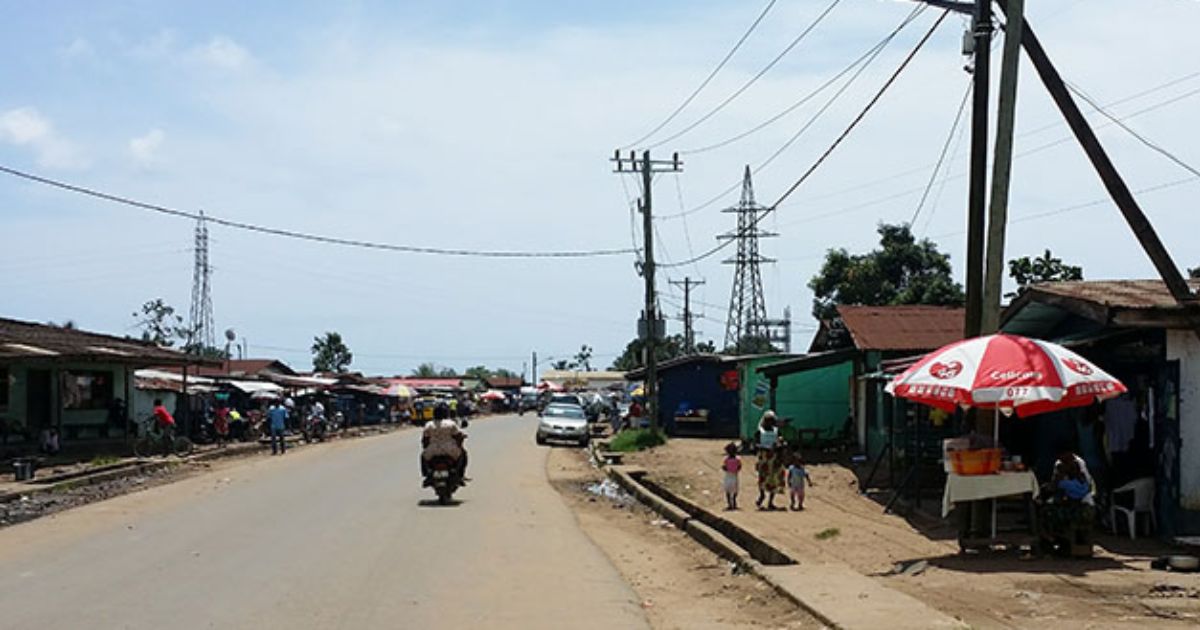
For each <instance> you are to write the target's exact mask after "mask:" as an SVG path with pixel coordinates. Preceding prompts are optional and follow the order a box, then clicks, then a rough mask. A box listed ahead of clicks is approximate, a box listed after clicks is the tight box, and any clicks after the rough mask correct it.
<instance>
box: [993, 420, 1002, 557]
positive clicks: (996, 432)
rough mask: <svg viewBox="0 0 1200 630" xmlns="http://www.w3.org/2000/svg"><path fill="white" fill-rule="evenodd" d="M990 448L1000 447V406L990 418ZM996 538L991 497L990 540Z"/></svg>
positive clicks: (994, 507)
mask: <svg viewBox="0 0 1200 630" xmlns="http://www.w3.org/2000/svg"><path fill="white" fill-rule="evenodd" d="M992 448H1000V407H999V406H997V407H996V415H995V416H994V417H993V418H992ZM995 539H996V500H995V499H992V540H995Z"/></svg>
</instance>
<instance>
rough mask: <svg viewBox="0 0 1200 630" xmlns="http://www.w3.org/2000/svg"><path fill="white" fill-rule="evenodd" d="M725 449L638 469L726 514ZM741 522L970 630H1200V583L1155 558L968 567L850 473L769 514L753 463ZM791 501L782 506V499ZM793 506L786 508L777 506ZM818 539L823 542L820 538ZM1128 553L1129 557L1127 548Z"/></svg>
mask: <svg viewBox="0 0 1200 630" xmlns="http://www.w3.org/2000/svg"><path fill="white" fill-rule="evenodd" d="M723 444H724V443H723V442H718V441H709V440H685V439H676V440H672V441H671V443H670V444H669V445H668V446H666V447H665V448H660V449H655V450H654V451H650V452H644V453H638V454H635V455H633V456H632V457H630V458H629V463H632V464H637V465H640V466H643V467H645V468H646V469H648V470H650V471H651V476H652V478H654V479H656V480H658V481H660V482H661V483H664V484H665V485H667V486H668V487H670V488H671V489H672V490H674V491H676V492H678V493H680V494H682V495H685V496H687V497H688V498H689V499H691V500H693V501H695V502H697V503H699V504H701V505H703V506H705V507H707V508H709V509H711V510H714V511H717V510H722V509H723V507H724V499H723V496H722V493H721V489H720V470H719V466H720V462H721V459H722V454H721V447H722V446H723ZM743 470H744V471H745V472H743V474H742V479H741V487H742V496H741V505H742V507H743V510H742V511H738V512H732V513H726V515H727V516H728V517H729V518H731V520H733V521H734V522H736V523H738V524H740V525H742V526H744V527H746V528H748V529H751V530H752V531H754V532H756V533H758V534H759V535H762V536H764V537H765V538H767V539H768V540H770V541H771V542H773V543H775V544H777V545H779V546H781V547H783V548H785V549H786V550H788V551H790V552H791V553H793V554H794V555H795V557H797V558H814V559H820V560H827V561H836V562H842V563H845V564H848V565H849V566H851V567H852V568H854V569H855V570H857V571H859V572H860V573H863V574H864V575H868V576H872V577H874V578H875V579H877V580H879V581H880V583H882V584H884V585H886V586H888V587H891V588H894V589H897V590H899V591H901V592H904V593H907V594H909V595H911V596H913V597H916V598H917V599H920V600H922V601H924V602H926V603H928V604H930V605H931V606H933V607H934V608H937V609H939V610H941V611H943V612H946V613H948V614H950V615H953V616H955V617H957V618H959V619H961V620H963V621H965V622H966V623H968V624H970V625H971V626H972V627H979V628H1027V627H1034V626H1041V625H1047V624H1053V625H1054V627H1056V628H1095V627H1104V628H1135V627H1143V626H1147V625H1153V626H1154V627H1165V628H1174V627H1180V628H1182V627H1190V628H1194V627H1197V624H1200V574H1191V575H1182V574H1170V573H1164V572H1161V571H1153V570H1150V568H1149V560H1150V558H1149V556H1147V555H1139V554H1136V553H1114V552H1111V551H1106V550H1103V549H1098V553H1097V555H1096V557H1095V558H1093V559H1091V560H1065V559H1040V560H1032V559H1020V558H1018V557H1016V556H1009V555H992V556H986V557H984V556H961V555H959V553H958V547H957V543H956V541H955V540H954V538H953V532H952V531H951V530H950V529H949V528H948V527H946V528H942V529H935V530H934V531H933V532H932V535H933V537H931V536H930V533H929V532H923V531H920V530H918V529H917V528H915V527H914V526H913V525H912V524H910V523H909V522H908V521H906V520H905V519H903V518H900V517H898V516H895V515H888V514H884V513H883V509H882V507H881V506H880V505H879V504H878V503H875V502H874V501H871V500H870V499H868V498H865V497H863V496H861V495H859V494H858V489H857V482H856V479H855V477H854V475H853V474H852V472H851V471H849V470H847V469H845V468H844V467H842V466H840V465H836V464H818V465H810V466H809V472H810V474H811V475H812V477H813V481H814V483H815V484H816V485H815V487H814V488H811V489H809V491H808V495H807V501H806V509H805V510H804V511H803V512H786V511H781V512H759V511H756V510H755V509H754V499H755V495H756V490H755V487H754V486H755V482H754V474H753V470H754V458H753V457H752V456H750V457H745V458H743ZM781 498H783V497H781ZM777 501H778V503H779V504H780V505H786V498H784V500H782V501H779V500H778V499H777ZM818 534H821V537H820V538H818V536H817V535H818ZM1122 548H1123V547H1122ZM922 559H923V560H926V561H928V563H929V567H928V569H926V570H925V571H924V572H922V573H920V574H919V575H914V576H907V575H889V574H890V573H891V571H892V569H893V567H894V565H895V563H897V562H911V561H914V560H922Z"/></svg>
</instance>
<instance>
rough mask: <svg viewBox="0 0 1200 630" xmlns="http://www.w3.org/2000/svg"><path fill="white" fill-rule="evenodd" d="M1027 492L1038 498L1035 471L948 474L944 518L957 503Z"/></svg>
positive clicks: (943, 495)
mask: <svg viewBox="0 0 1200 630" xmlns="http://www.w3.org/2000/svg"><path fill="white" fill-rule="evenodd" d="M1026 492H1028V493H1030V494H1032V495H1033V497H1034V498H1035V499H1036V498H1037V495H1038V481H1037V477H1035V476H1033V473H1032V472H1030V471H1028V470H1025V471H1021V472H999V473H996V474H994V475H956V474H954V473H949V474H947V475H946V491H945V492H944V493H942V518H945V517H947V516H949V515H950V509H951V508H952V507H954V504H955V503H961V502H963V501H979V500H981V499H995V498H997V497H1008V496H1013V495H1017V494H1025V493H1026Z"/></svg>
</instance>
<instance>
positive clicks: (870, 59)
mask: <svg viewBox="0 0 1200 630" xmlns="http://www.w3.org/2000/svg"><path fill="white" fill-rule="evenodd" d="M924 9H925V6H924V5H921V6H919V7H917V8H915V9H913V11H912V12H911V13H909V15H908V16H907V17H906V18H905V19H904V21H902V22H901V23H900V25H899V26H898V27H896V28H895V29H893V31H892V32H891V33H889V34H888V35H887V36H886V37H884V38H883V39H882V40H880V42H879V43H877V44H876V45H875V46H872V47H871V48H870V49H869V50H868V51H867V52H866V53H865V54H864V55H863V56H862V57H860V58H859V59H858V60H855V62H854V63H852V64H850V65H849V66H847V67H846V69H845V70H844V71H842V72H839V73H838V74H837V75H836V76H835V77H834V78H833V79H831V80H830V81H829V82H827V85H828V84H829V83H832V82H834V81H836V80H837V79H839V78H841V77H842V76H845V74H846V73H847V72H849V71H851V70H854V68H855V67H857V70H854V74H852V75H851V76H850V78H849V79H847V80H846V82H845V83H843V84H842V86H841V87H839V88H838V89H837V91H836V92H834V94H833V96H831V97H830V98H829V100H827V101H825V104H824V105H822V106H821V107H820V109H818V110H817V112H816V113H815V114H813V115H812V116H811V117H809V119H808V121H806V122H805V123H804V125H802V126H801V127H800V129H799V130H797V131H796V132H795V133H794V134H792V136H791V137H789V138H788V139H787V141H786V142H784V143H783V145H782V146H780V147H779V148H778V149H776V150H775V152H774V153H772V154H771V155H770V156H768V157H767V159H765V160H763V161H762V162H759V163H758V164H757V165H756V166H755V167H754V168H753V169H751V170H750V173H751V174H752V175H757V174H759V173H760V172H762V171H763V170H764V169H766V168H767V167H768V166H770V164H771V163H772V162H774V161H775V160H776V159H777V158H778V157H779V156H780V155H783V153H784V151H787V149H788V148H789V147H791V146H792V145H793V144H795V143H796V141H797V140H799V139H800V137H801V136H803V135H804V134H805V133H806V132H807V131H808V130H809V129H811V128H812V126H813V125H814V124H816V122H817V121H818V120H820V119H821V117H822V116H823V115H824V114H825V112H827V111H828V110H829V108H830V107H832V106H833V105H834V103H836V102H837V101H838V99H840V98H841V97H842V95H843V94H845V93H846V91H847V90H849V89H850V87H851V86H852V85H854V82H855V81H857V80H858V78H859V77H860V76H862V74H863V73H864V72H866V70H867V68H869V67H870V66H871V64H872V63H874V61H875V60H876V59H877V58H878V57H879V55H880V54H882V53H883V50H884V48H886V47H887V45H888V44H889V43H891V41H892V40H893V39H895V37H896V35H897V34H899V33H900V31H901V30H902V29H903V28H904V26H906V25H908V24H909V23H910V22H912V19H913V18H914V17H915V16H916V15H919V14H920V13H921V12H922V11H924ZM860 60H863V62H862V65H859V62H860ZM824 87H825V86H822V87H820V88H818V90H817V91H816V92H813V94H812V95H811V96H816V95H817V93H819V92H820V91H821V90H823V89H824ZM805 98H806V99H807V98H808V97H805ZM741 185H742V181H741V180H740V179H739V180H738V181H736V182H734V183H733V184H731V185H730V186H729V187H728V188H726V189H725V190H722V191H721V192H719V193H717V194H716V195H714V196H713V197H711V198H710V199H709V200H708V201H705V202H704V203H702V204H700V205H698V206H695V207H693V208H691V209H689V210H686V211H683V212H679V213H676V214H667V215H661V216H659V217H657V219H661V220H669V219H678V218H682V217H686V216H689V215H692V214H695V213H697V212H700V211H701V210H704V209H705V208H708V207H710V206H712V205H713V204H715V203H717V202H718V201H720V200H722V199H724V198H725V196H726V195H728V194H729V193H731V192H733V191H734V190H737V189H738V188H740V187H741Z"/></svg>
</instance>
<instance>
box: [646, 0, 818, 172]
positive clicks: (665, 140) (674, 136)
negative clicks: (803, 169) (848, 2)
mask: <svg viewBox="0 0 1200 630" xmlns="http://www.w3.org/2000/svg"><path fill="white" fill-rule="evenodd" d="M841 1H842V0H833V2H831V3H830V4H829V6H827V7H825V10H824V11H822V12H821V13H820V14H818V15H817V17H816V19H814V20H813V21H812V22H811V23H810V24H809V25H808V26H807V27H805V29H804V30H803V31H800V34H799V35H797V36H796V38H795V39H793V40H792V41H791V43H789V44H788V45H787V47H785V48H784V49H783V50H782V51H781V52H780V53H779V54H778V55H776V56H775V58H774V59H772V60H771V61H770V62H769V63H768V64H767V65H766V66H764V67H763V69H762V70H759V71H758V74H755V75H754V76H753V77H750V80H749V81H747V82H746V83H744V84H743V85H742V87H740V88H738V89H737V90H735V91H734V93H733V94H730V95H729V96H728V97H726V98H725V100H723V101H721V102H720V103H718V104H717V106H716V107H714V108H712V109H711V110H709V111H708V113H707V114H705V115H703V116H701V117H700V118H699V119H697V120H696V121H694V122H693V123H692V124H690V125H688V126H686V127H684V128H683V129H680V130H679V131H677V132H675V133H674V134H671V135H670V136H667V137H666V138H663V139H662V140H659V141H658V142H655V143H654V144H651V145H650V146H649V147H647V148H650V149H655V148H658V147H660V146H662V145H664V144H666V143H668V142H671V141H673V140H676V139H678V138H679V137H681V136H683V135H684V134H686V133H688V132H689V131H691V130H693V129H695V128H696V127H699V126H700V125H702V124H704V123H705V122H706V121H707V120H708V119H709V118H712V117H713V116H715V115H716V114H717V112H719V111H721V110H722V109H725V107H726V106H727V105H729V104H730V103H732V102H733V101H734V99H736V98H737V97H739V96H741V95H742V93H743V92H745V91H746V90H748V89H750V86H752V85H754V84H755V83H757V82H758V80H759V79H761V78H762V76H763V75H765V74H766V73H767V72H770V70H771V68H774V67H775V65H776V64H778V63H779V62H780V61H781V60H783V58H784V57H786V56H787V54H788V53H789V52H791V51H792V49H793V48H795V47H796V46H797V45H799V44H800V42H802V41H804V38H805V37H807V36H808V34H809V33H811V32H812V31H813V30H814V29H816V28H817V25H819V24H820V23H821V22H822V21H823V20H824V19H825V16H827V15H829V13H830V12H831V11H833V9H834V7H836V6H837V5H838V4H840V3H841Z"/></svg>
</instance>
